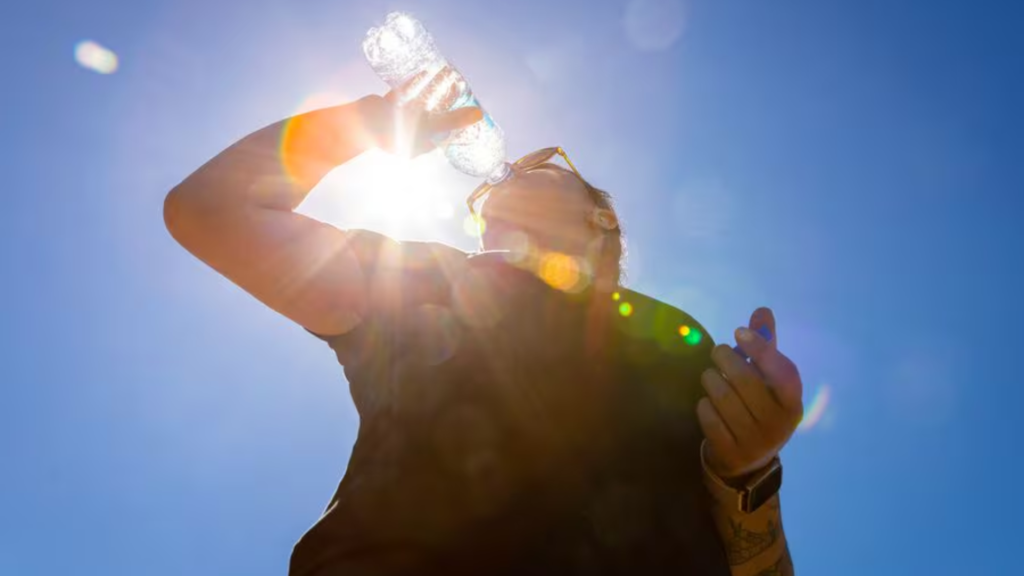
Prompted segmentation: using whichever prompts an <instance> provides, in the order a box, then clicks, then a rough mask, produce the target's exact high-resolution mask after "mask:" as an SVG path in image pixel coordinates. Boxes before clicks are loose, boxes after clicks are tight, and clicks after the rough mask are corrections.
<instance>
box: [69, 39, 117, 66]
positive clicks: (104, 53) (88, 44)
mask: <svg viewBox="0 0 1024 576" xmlns="http://www.w3.org/2000/svg"><path fill="white" fill-rule="evenodd" d="M75 61H76V62H78V64H79V65H80V66H82V68H85V69H87V70H92V71H93V72H96V73H97V74H113V73H114V72H117V64H118V61H117V54H114V52H113V51H112V50H109V49H107V48H104V47H103V46H101V45H99V44H97V43H96V42H93V41H92V40H82V41H81V42H79V43H78V44H75Z"/></svg>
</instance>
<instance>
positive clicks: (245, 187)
mask: <svg viewBox="0 0 1024 576" xmlns="http://www.w3.org/2000/svg"><path fill="white" fill-rule="evenodd" d="M380 108H381V107H380V106H379V104H378V103H377V102H376V100H375V98H374V97H369V98H364V99H362V100H358V101H356V102H352V103H350V104H345V105H342V106H335V107H332V108H325V109H321V110H316V111H313V112H308V113H305V114H300V115H297V116H293V117H291V118H288V119H286V120H282V121H280V122H276V123H274V124H271V125H269V126H266V127H264V128H262V129H260V130H257V131H256V132H253V133H252V134H249V135H248V136H246V137H244V138H242V139H241V140H239V141H238V142H236V143H234V144H233V145H231V146H230V147H228V148H227V149H225V150H224V151H222V152H221V153H220V154H218V155H217V156H215V157H214V158H213V159H211V160H210V161H209V162H207V163H206V164H204V165H203V166H202V167H200V168H199V169H198V170H196V171H195V172H194V173H192V174H191V175H190V176H189V177H188V178H186V179H185V180H184V181H183V182H182V183H181V184H179V185H178V186H177V187H176V188H175V189H174V190H173V191H172V192H171V194H170V195H169V196H168V202H175V203H177V204H180V205H184V207H189V208H195V209H196V210H197V211H199V212H201V213H202V214H205V215H211V214H216V213H218V211H223V210H227V211H229V212H233V211H236V210H240V209H244V208H249V207H256V208H269V209H276V210H285V211H292V210H294V209H295V208H296V207H297V206H298V205H299V204H300V203H301V202H302V201H303V200H304V199H305V198H306V196H307V195H308V194H309V192H310V191H311V190H312V189H313V188H314V187H315V186H316V184H317V183H318V182H319V181H320V180H321V179H323V177H324V176H326V175H327V173H328V172H330V171H331V170H332V169H334V168H335V167H337V166H338V165H340V164H344V163H345V162H347V161H349V160H351V159H352V158H355V157H356V156H359V155H360V154H361V153H363V152H364V151H366V150H367V149H368V148H370V147H372V146H373V145H374V142H375V139H374V138H373V130H372V129H371V127H372V126H373V125H374V123H375V122H376V115H378V114H380Z"/></svg>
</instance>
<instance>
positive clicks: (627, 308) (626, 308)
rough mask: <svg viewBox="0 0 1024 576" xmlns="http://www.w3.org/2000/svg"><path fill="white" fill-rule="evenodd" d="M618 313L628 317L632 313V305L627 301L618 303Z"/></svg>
mask: <svg viewBox="0 0 1024 576" xmlns="http://www.w3.org/2000/svg"><path fill="white" fill-rule="evenodd" d="M619 314H621V315H622V316H624V317H626V318H628V317H629V316H630V315H632V314H633V305H632V304H630V303H629V302H623V303H622V304H619Z"/></svg>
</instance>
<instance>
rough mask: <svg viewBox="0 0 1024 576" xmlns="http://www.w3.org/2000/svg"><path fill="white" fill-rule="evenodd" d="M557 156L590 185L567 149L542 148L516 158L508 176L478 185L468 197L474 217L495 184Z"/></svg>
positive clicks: (467, 201)
mask: <svg viewBox="0 0 1024 576" xmlns="http://www.w3.org/2000/svg"><path fill="white" fill-rule="evenodd" d="M555 156H561V157H562V159H563V160H565V163H566V164H568V165H569V168H572V172H573V174H575V175H576V177H577V178H579V179H580V181H581V182H583V184H584V185H585V186H589V185H588V184H587V181H586V180H584V179H583V176H580V171H579V170H577V169H576V166H575V165H573V163H572V160H569V156H567V155H566V153H565V150H562V147H561V146H555V147H552V148H542V149H540V150H537V151H536V152H530V153H529V154H527V155H526V156H523V157H522V158H520V159H519V160H516V161H515V162H514V163H513V164H512V174H511V175H510V176H509V177H508V178H505V179H504V180H501V181H500V182H496V183H491V182H484V183H483V184H481V185H480V186H477V188H476V190H473V193H472V194H470V195H469V197H468V198H466V206H467V207H468V208H469V213H470V214H471V215H472V216H473V217H474V218H476V217H477V210H476V208H477V204H478V203H479V202H481V201H482V200H483V199H484V197H486V196H487V194H488V193H490V191H491V190H493V189H494V187H495V186H497V185H499V184H502V183H504V182H507V181H508V180H509V179H511V178H515V175H516V174H523V173H526V172H529V171H530V170H534V169H536V168H539V167H540V166H542V165H544V164H546V163H547V162H548V160H551V159H552V158H554V157H555Z"/></svg>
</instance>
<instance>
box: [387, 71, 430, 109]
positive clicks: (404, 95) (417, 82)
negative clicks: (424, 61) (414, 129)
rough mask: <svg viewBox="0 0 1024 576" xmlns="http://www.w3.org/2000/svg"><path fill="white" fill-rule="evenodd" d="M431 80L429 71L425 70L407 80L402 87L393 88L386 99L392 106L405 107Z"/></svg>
mask: <svg viewBox="0 0 1024 576" xmlns="http://www.w3.org/2000/svg"><path fill="white" fill-rule="evenodd" d="M429 80H430V77H429V76H428V75H427V71H426V70H423V71H421V72H418V73H417V74H416V75H414V76H413V77H412V78H410V79H408V80H406V81H405V82H404V83H403V84H402V85H401V86H398V87H396V88H393V89H392V90H391V91H390V92H388V93H387V94H386V95H385V96H384V98H385V99H386V100H388V101H389V102H391V103H392V104H397V105H403V104H405V103H407V102H408V101H409V98H410V97H412V96H414V95H416V94H419V93H420V92H421V91H422V90H423V88H424V86H425V85H426V83H427V82H428V81H429Z"/></svg>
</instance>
